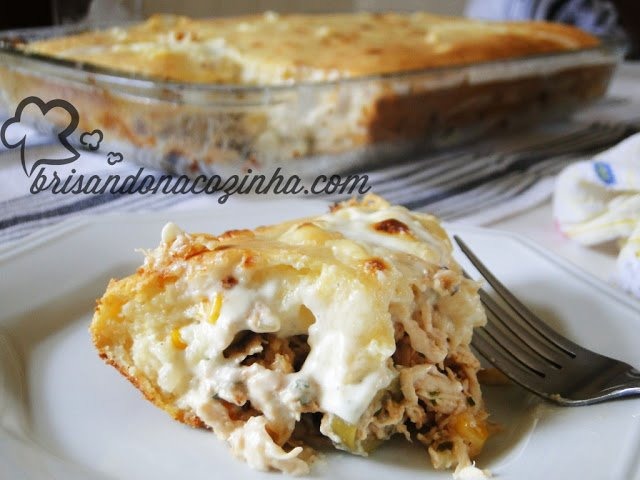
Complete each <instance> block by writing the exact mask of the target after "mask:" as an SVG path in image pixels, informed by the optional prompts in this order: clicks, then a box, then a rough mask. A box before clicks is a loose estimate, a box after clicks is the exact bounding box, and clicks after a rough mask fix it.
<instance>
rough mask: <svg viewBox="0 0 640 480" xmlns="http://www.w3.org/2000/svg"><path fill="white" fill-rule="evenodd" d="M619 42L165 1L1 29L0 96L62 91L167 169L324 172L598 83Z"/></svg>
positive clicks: (569, 32) (523, 28)
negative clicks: (175, 12)
mask: <svg viewBox="0 0 640 480" xmlns="http://www.w3.org/2000/svg"><path fill="white" fill-rule="evenodd" d="M76 29H77V27H76ZM619 53H620V52H619V51H618V49H617V47H614V46H612V45H611V44H608V43H603V42H601V41H600V40H598V39H597V38H595V37H593V36H591V35H589V34H586V33H584V32H582V31H580V30H578V29H576V28H573V27H570V26H565V25H559V24H552V23H545V22H523V23H491V22H483V21H474V20H469V19H463V18H452V17H442V16H436V15H431V14H427V13H413V14H396V13H384V14H370V13H356V14H335V15H277V14H274V13H267V14H264V15H257V16H248V17H237V18H215V19H202V20H196V19H191V18H186V17H179V16H170V15H156V16H153V17H151V18H150V19H148V20H147V21H145V22H143V23H140V24H134V25H130V26H123V27H112V28H106V29H103V30H89V31H81V32H79V33H78V32H75V33H74V30H73V28H71V29H66V30H65V29H62V30H56V29H52V30H45V31H42V30H36V31H25V32H13V33H11V32H9V33H7V34H6V35H5V36H4V41H3V43H2V48H1V49H0V58H1V59H2V64H1V65H0V73H1V74H0V89H1V90H2V96H1V97H0V98H1V99H2V104H4V106H5V107H6V108H7V109H8V111H13V109H15V106H16V105H17V104H18V103H19V101H20V100H21V99H23V98H25V97H27V96H31V95H35V96H39V97H40V98H43V99H52V98H63V99H66V100H68V101H70V102H71V103H72V104H73V105H74V106H75V107H76V108H77V109H78V111H79V113H80V125H79V127H80V128H79V129H78V130H79V131H88V132H91V131H93V130H94V129H100V130H102V132H103V133H104V137H105V140H104V142H105V148H108V150H111V151H120V152H123V153H124V154H125V156H126V157H127V158H130V159H132V160H135V161H139V162H143V163H147V164H151V165H153V166H156V167H161V168H164V169H165V170H170V171H180V172H187V173H192V174H200V173H209V172H212V171H213V172H216V173H220V172H222V173H225V172H234V173H237V172H241V171H246V170H247V169H248V168H254V169H256V168H257V169H263V170H266V169H268V168H269V167H273V166H276V165H277V166H282V167H285V166H286V168H288V169H291V173H295V172H298V171H299V172H302V173H305V172H311V173H318V172H321V173H325V174H326V173H331V172H333V171H339V170H344V169H349V168H354V167H357V166H360V165H362V164H365V163H367V162H370V161H372V159H376V160H382V161H387V160H385V159H388V161H392V160H393V158H394V157H396V156H397V155H398V154H400V153H404V152H406V151H407V150H408V149H412V148H416V147H418V146H419V147H424V146H429V145H431V146H440V145H452V144H456V143H460V142H463V141H465V140H469V139H471V138H475V137H478V136H479V135H482V134H485V133H487V132H489V131H495V130H498V129H500V130H502V129H504V128H506V127H508V126H511V125H517V124H522V123H535V122H539V121H541V120H543V119H545V118H548V117H549V116H550V115H558V114H567V113H569V112H571V111H573V110H574V109H576V108H577V107H579V106H582V105H585V104H586V103H588V102H590V101H592V100H594V99H596V98H598V97H600V96H602V95H603V94H604V92H605V90H606V87H607V84H608V81H609V78H610V76H611V73H612V71H613V68H614V65H615V63H616V61H617V59H618V57H619ZM60 121H62V119H61V120H60ZM294 171H295V172H294Z"/></svg>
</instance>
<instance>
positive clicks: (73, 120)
mask: <svg viewBox="0 0 640 480" xmlns="http://www.w3.org/2000/svg"><path fill="white" fill-rule="evenodd" d="M45 117H46V118H45ZM54 117H55V118H56V121H55V122H53V121H51V119H52V118H54ZM26 118H28V119H29V124H32V123H36V124H43V123H46V124H48V125H62V126H61V127H58V128H57V130H56V132H55V133H56V134H57V137H58V141H59V142H60V147H61V148H59V149H55V151H48V152H47V157H46V158H41V157H39V156H37V155H36V156H34V154H35V152H31V151H29V150H27V147H28V146H29V144H30V139H29V137H30V133H29V132H30V131H31V130H29V129H25V128H24V126H23V125H21V124H22V122H23V120H24V119H26ZM60 119H62V122H61V121H60ZM65 119H66V122H65ZM78 121H79V114H78V110H76V108H75V107H74V106H73V105H71V104H70V103H69V102H67V101H66V100H62V99H55V100H51V101H49V102H44V101H42V100H41V99H40V98H38V97H27V98H25V99H24V100H22V101H21V102H20V103H19V104H18V107H17V108H16V113H15V115H14V116H13V117H11V118H9V119H8V120H7V121H6V122H4V123H3V124H2V128H1V129H0V140H2V143H3V144H4V146H5V147H7V148H11V149H12V148H18V147H20V159H21V161H22V168H23V169H24V172H25V173H26V174H27V176H28V177H30V176H31V174H32V173H33V172H34V171H35V170H36V168H38V167H39V166H40V165H65V164H67V163H71V162H73V161H74V160H76V159H77V158H78V157H79V156H80V154H79V153H78V151H77V150H76V149H75V148H74V147H72V146H71V144H70V143H69V135H71V134H72V133H73V132H74V131H75V129H76V128H77V126H78ZM26 125H27V124H26V123H25V126H26ZM65 125H66V126H65Z"/></svg>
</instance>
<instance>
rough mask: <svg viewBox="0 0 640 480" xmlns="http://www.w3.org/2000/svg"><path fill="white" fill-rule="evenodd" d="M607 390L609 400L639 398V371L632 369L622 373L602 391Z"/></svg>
mask: <svg viewBox="0 0 640 480" xmlns="http://www.w3.org/2000/svg"><path fill="white" fill-rule="evenodd" d="M607 390H609V391H610V392H609V395H607V397H610V398H618V397H638V396H640V371H638V370H636V369H635V368H633V367H629V368H628V369H626V370H624V371H622V372H621V373H620V374H619V375H617V376H616V377H615V378H614V379H613V380H612V381H611V382H610V383H609V385H608V386H607V387H606V388H605V389H604V391H607Z"/></svg>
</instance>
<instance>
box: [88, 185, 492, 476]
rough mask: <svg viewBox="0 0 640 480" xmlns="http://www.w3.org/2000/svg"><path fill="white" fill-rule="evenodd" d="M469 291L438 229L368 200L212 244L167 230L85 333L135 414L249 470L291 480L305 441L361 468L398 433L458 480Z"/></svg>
mask: <svg viewBox="0 0 640 480" xmlns="http://www.w3.org/2000/svg"><path fill="white" fill-rule="evenodd" d="M477 289H478V285H477V284H476V283H475V282H472V281H470V280H467V279H465V278H464V277H463V275H462V273H461V270H460V267H459V266H458V265H457V264H456V262H455V261H454V259H453V258H452V253H451V244H450V241H449V239H448V237H447V235H446V233H445V232H444V230H443V229H442V227H441V226H440V225H439V223H438V221H437V219H436V218H434V217H433V216H430V215H426V214H422V213H414V212H410V211H408V210H407V209H405V208H403V207H399V206H391V205H389V204H388V203H387V202H385V201H384V200H383V199H381V198H379V197H376V196H368V197H365V198H364V200H362V201H349V202H345V203H341V204H338V205H336V206H334V207H333V208H332V209H331V212H330V213H328V214H326V215H321V216H318V217H314V218H306V219H302V220H296V221H291V222H286V223H282V224H279V225H274V226H269V227H260V228H257V229H255V230H232V231H229V232H226V233H223V234H222V235H220V236H215V235H208V234H188V233H184V232H182V231H181V230H179V229H178V228H177V227H176V226H174V225H172V224H169V225H167V226H166V227H165V229H164V230H163V232H162V242H161V243H160V246H159V247H158V248H156V249H155V250H151V251H148V252H146V259H145V262H144V264H143V266H142V267H140V268H139V269H138V271H137V272H136V273H134V274H133V275H131V276H129V277H127V278H124V279H122V280H112V281H111V283H110V284H109V286H108V288H107V291H106V293H105V294H104V296H103V297H102V299H100V301H99V303H98V307H97V310H96V313H95V316H94V319H93V323H92V325H91V333H92V336H93V341H94V343H95V345H96V347H97V349H98V351H99V353H100V356H101V357H102V358H104V359H105V360H106V361H107V363H110V364H111V365H113V366H115V367H116V368H117V369H118V370H119V371H120V372H121V373H122V374H123V375H125V376H126V377H127V378H128V379H129V380H130V381H131V382H132V383H133V384H134V385H135V386H136V387H137V388H139V389H140V390H141V391H142V392H143V393H144V395H145V396H146V397H147V398H148V399H149V400H151V401H152V402H153V403H155V404H156V405H157V406H159V407H160V408H162V409H164V410H166V411H167V412H168V413H169V414H171V415H172V416H173V417H174V418H176V419H177V420H179V421H181V422H184V423H187V424H190V425H193V426H200V427H209V428H211V429H212V430H213V431H214V432H215V433H216V434H217V435H218V436H219V437H220V438H222V439H224V440H226V441H227V443H228V444H229V446H230V448H231V450H232V451H233V453H234V454H235V455H236V456H238V457H240V458H242V459H244V460H246V461H247V462H248V463H249V465H251V466H252V467H254V468H257V469H276V470H281V471H283V472H287V473H292V474H302V473H305V472H307V471H308V469H309V463H310V461H311V460H312V458H313V450H312V449H311V447H309V446H308V444H307V442H306V441H307V440H309V439H311V438H315V439H316V440H317V438H318V437H320V436H324V437H328V439H330V441H331V442H333V444H334V445H335V446H336V447H337V448H340V449H343V450H347V451H349V452H352V453H355V454H359V455H367V453H368V452H370V451H372V450H373V449H374V448H375V447H376V446H377V445H378V444H379V443H381V442H382V441H384V440H386V439H388V438H389V437H391V436H392V435H394V434H396V433H399V434H401V435H404V436H405V437H406V438H407V439H411V438H413V439H416V440H418V441H419V442H421V443H423V444H424V445H425V446H426V447H427V449H428V452H429V455H430V456H431V460H432V462H433V464H434V466H435V467H436V468H451V467H456V466H457V467H458V471H460V470H461V469H463V468H465V467H469V465H470V458H473V457H474V456H475V455H476V454H478V452H479V451H480V449H481V448H482V445H483V443H484V441H485V439H486V437H487V427H486V417H487V414H486V412H485V410H484V408H483V401H482V397H481V392H480V387H479V385H478V381H477V378H476V373H477V371H478V369H479V363H478V361H477V359H476V358H475V357H474V356H473V354H472V353H471V351H470V350H469V343H470V341H471V335H472V331H473V327H476V326H479V325H482V324H483V323H484V322H485V315H484V311H483V309H482V306H481V303H480V300H479V297H478V294H477ZM469 468H470V467H469Z"/></svg>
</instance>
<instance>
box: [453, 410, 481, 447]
mask: <svg viewBox="0 0 640 480" xmlns="http://www.w3.org/2000/svg"><path fill="white" fill-rule="evenodd" d="M452 426H453V429H454V430H455V431H456V432H457V433H458V435H460V436H461V437H462V438H463V439H464V440H465V442H466V443H467V444H468V445H469V453H470V455H471V456H472V457H473V456H474V455H477V454H478V453H480V450H481V449H482V446H483V445H484V442H485V441H486V440H487V437H488V436H489V431H488V430H487V425H486V422H485V421H484V420H478V419H477V418H475V417H474V416H473V415H471V414H470V413H462V414H460V415H457V416H456V417H455V418H454V419H453V421H452Z"/></svg>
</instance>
